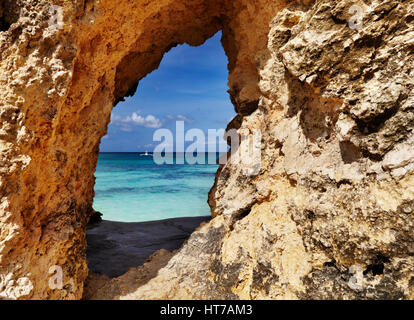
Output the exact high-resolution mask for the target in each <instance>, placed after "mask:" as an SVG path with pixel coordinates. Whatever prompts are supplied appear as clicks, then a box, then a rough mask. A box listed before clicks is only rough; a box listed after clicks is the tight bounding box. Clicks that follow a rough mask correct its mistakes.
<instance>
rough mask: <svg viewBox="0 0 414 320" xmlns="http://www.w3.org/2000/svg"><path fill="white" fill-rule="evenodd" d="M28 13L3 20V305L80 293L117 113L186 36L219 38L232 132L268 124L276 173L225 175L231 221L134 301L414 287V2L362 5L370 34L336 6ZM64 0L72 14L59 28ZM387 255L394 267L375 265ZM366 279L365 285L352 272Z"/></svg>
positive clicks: (125, 6) (408, 293)
mask: <svg viewBox="0 0 414 320" xmlns="http://www.w3.org/2000/svg"><path fill="white" fill-rule="evenodd" d="M2 3H8V1H3V2H2ZM15 5H16V6H17V7H18V8H19V15H18V19H16V20H13V19H11V18H10V17H7V19H2V20H0V21H2V27H1V28H2V31H0V54H1V61H0V70H1V74H0V88H1V89H0V90H1V91H0V119H1V123H0V173H1V176H0V199H1V202H0V223H1V231H0V297H1V298H12V299H14V298H18V299H19V298H20V299H30V298H32V299H79V298H81V297H82V291H83V285H84V281H85V279H86V276H87V272H88V270H87V266H86V260H85V232H84V230H85V225H86V223H87V220H88V217H89V215H90V211H91V204H92V200H93V186H94V177H93V173H94V171H95V167H96V161H97V155H98V147H99V142H100V138H101V137H102V136H103V135H104V134H105V133H106V128H107V125H108V122H109V119H110V113H111V110H112V108H113V106H114V105H115V104H116V102H117V101H119V100H121V99H122V98H123V97H125V96H127V95H130V94H132V93H133V92H134V91H135V90H136V86H137V83H138V81H139V80H140V79H141V78H142V77H144V76H145V75H146V74H147V73H149V72H151V71H152V70H154V69H156V68H157V66H158V64H159V62H160V60H161V59H162V55H163V54H164V53H165V52H166V51H168V50H169V49H170V48H171V47H172V46H174V45H177V44H180V43H184V42H186V43H189V44H191V45H200V44H201V43H203V42H204V41H205V40H206V39H208V38H209V37H211V36H212V35H213V34H214V33H215V32H216V31H218V30H222V31H223V40H222V43H223V46H224V49H225V51H226V54H227V55H228V58H229V93H230V96H231V99H232V102H233V104H234V106H235V109H236V111H237V113H238V117H237V118H236V119H235V120H233V121H232V123H231V124H230V125H229V128H232V127H236V128H241V127H242V128H247V129H249V130H253V129H261V130H262V132H263V150H262V153H263V159H262V167H261V171H260V173H259V175H258V176H255V177H245V176H243V174H242V173H241V171H240V168H238V167H237V166H231V165H228V166H224V167H221V169H220V170H219V172H218V174H217V177H216V183H215V186H214V188H213V190H212V191H211V193H210V199H209V200H210V201H209V202H210V205H211V207H212V211H213V215H214V216H216V218H215V219H213V220H212V222H211V223H209V224H208V225H204V226H202V227H201V228H200V229H199V230H198V231H197V232H195V233H194V234H193V235H192V237H191V238H190V239H189V241H188V243H187V244H186V245H185V246H184V247H183V248H182V249H181V251H180V252H179V254H178V255H177V256H175V257H174V258H173V259H171V261H170V262H169V263H168V265H167V266H166V267H165V268H163V269H162V270H160V273H159V275H158V276H157V277H156V278H155V279H153V280H151V281H150V282H148V283H147V284H145V286H143V287H142V288H139V290H136V291H134V292H123V293H122V294H119V295H121V296H123V297H129V298H254V299H259V298H274V299H277V298H279V299H281V298H344V297H345V298H357V297H360V298H413V297H414V288H413V280H412V279H413V278H414V277H413V274H414V271H413V270H414V261H413V255H412V252H413V251H412V250H413V238H414V237H413V230H414V227H413V226H414V222H413V212H414V204H413V203H414V202H413V195H414V191H413V186H414V182H413V181H414V178H413V177H414V175H413V174H412V172H413V169H412V167H410V165H411V164H412V162H413V161H412V160H413V157H411V156H410V155H412V152H411V151H410V150H412V149H410V148H412V138H411V131H412V128H413V121H412V119H413V113H412V101H413V97H412V92H413V80H412V79H413V78H414V77H413V76H412V69H410V66H412V65H413V58H412V55H410V52H411V50H412V41H411V42H410V40H412V39H410V34H412V32H413V31H412V24H410V22H412V15H410V12H412V10H413V8H412V4H410V3H408V2H404V1H383V2H382V3H381V4H378V3H377V2H374V1H365V2H364V3H362V2H361V6H365V8H366V9H369V10H367V11H366V12H368V13H367V16H366V17H365V20H364V21H366V25H364V29H363V30H362V31H355V30H352V29H350V28H348V27H347V21H348V20H349V19H350V16H349V12H348V9H349V8H348V7H349V3H347V2H346V1H339V0H338V1H337V0H318V1H288V0H255V1H250V0H235V1H219V0H186V1H181V0H157V1H150V0H139V1H127V0H118V1H113V0H100V1H97V0H71V1H60V0H53V1H52V0H16V1H15ZM51 6H58V7H55V9H57V10H58V14H59V15H61V16H58V17H57V21H58V22H62V23H52V24H51V23H50V21H51V15H53V14H56V13H52V12H51V11H50V8H51ZM3 9H4V7H3ZM390 12H391V13H392V14H389V13H390ZM0 15H2V18H3V17H6V16H5V13H4V10H2V11H1V10H0ZM55 18H56V17H55ZM396 21H406V23H396ZM4 22H6V23H4ZM6 29H7V30H6ZM410 32H411V33H410ZM350 39H353V40H352V41H351V40H350ZM394 47H398V49H399V50H398V52H399V57H398V59H399V60H395V59H397V58H396V57H397V56H396V55H395V53H394V52H393V48H394ZM384 57H385V58H384ZM400 62H403V63H400ZM390 70H392V72H390ZM370 88H377V89H376V90H374V92H370ZM400 160H401V161H400ZM384 257H385V258H384ZM379 264H380V265H381V268H376V269H381V270H383V275H378V274H375V275H374V274H372V275H371V274H370V272H369V270H372V269H373V267H372V266H377V265H379ZM356 266H359V267H360V269H361V270H362V271H363V270H365V272H363V273H361V274H360V273H358V272H357V271H355V270H359V269H358V268H357V267H356ZM51 267H52V269H50V268H51ZM58 267H60V268H61V271H62V272H61V276H62V277H61V278H62V279H61V282H59V281H58V282H57V283H56V285H57V286H58V287H59V288H57V289H56V288H55V287H54V288H51V286H50V278H51V276H57V275H58V273H57V272H58V271H56V270H59V269H58ZM353 274H354V276H355V277H356V278H355V279H363V281H362V280H361V281H362V282H361V283H362V284H361V286H362V287H361V288H360V287H355V286H354V285H353V284H354V282H352V281H353V280H350V281H351V282H347V281H345V280H344V279H347V278H350V277H351V276H352V275H353ZM361 277H362V278H361ZM378 277H379V278H378ZM355 279H354V280H355ZM358 281H359V280H358ZM321 283H324V284H326V283H328V284H329V285H326V286H323V289H321V288H322V287H321ZM358 285H359V283H358ZM160 288H162V289H160ZM384 288H387V289H386V290H385V289H384Z"/></svg>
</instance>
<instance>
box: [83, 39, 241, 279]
mask: <svg viewBox="0 0 414 320" xmlns="http://www.w3.org/2000/svg"><path fill="white" fill-rule="evenodd" d="M220 37H221V32H219V33H217V34H216V35H215V36H214V37H212V38H211V39H209V40H207V41H206V42H205V44H204V45H202V46H200V47H190V46H188V45H182V46H178V47H176V48H173V49H171V50H170V51H169V52H168V53H167V54H165V56H164V58H163V60H162V62H161V65H160V67H159V68H158V70H156V71H154V72H152V73H151V74H150V75H148V76H147V77H146V78H144V79H143V80H141V81H140V83H139V85H138V90H137V91H136V93H135V95H134V96H132V97H129V98H126V99H125V101H124V102H121V103H119V104H118V105H117V106H116V108H114V110H113V112H112V117H111V124H110V125H109V128H108V134H107V135H106V136H105V137H104V138H103V139H102V141H101V146H100V152H101V153H100V154H99V158H98V166H97V169H96V173H95V176H96V184H95V199H94V210H96V212H97V213H96V214H95V215H93V216H92V220H91V223H90V224H89V226H88V230H87V243H88V247H87V258H88V264H89V269H90V270H91V271H92V272H95V273H100V274H105V275H108V276H109V277H117V276H120V275H122V274H124V273H125V272H127V271H128V270H129V269H130V268H131V267H138V266H140V265H142V264H143V263H144V262H145V261H146V259H147V258H148V257H149V256H150V255H152V254H153V253H154V252H156V251H158V250H160V249H166V250H168V251H173V250H176V249H178V248H180V247H181V245H182V244H183V243H184V241H185V240H186V239H188V237H189V236H190V235H191V233H192V232H193V231H194V230H195V229H196V228H197V227H198V226H199V225H200V224H201V223H202V222H204V221H207V220H209V219H210V215H211V212H210V208H209V206H208V204H207V200H208V192H209V190H210V188H211V187H212V186H213V184H214V179H215V173H216V171H217V169H218V165H217V164H216V161H217V159H218V157H219V156H220V153H219V151H220V150H223V149H224V150H227V143H226V142H225V141H224V140H222V139H220V138H219V137H218V136H220V131H217V132H218V135H217V138H216V139H214V141H215V142H216V145H211V142H212V140H211V139H208V130H209V129H213V130H219V129H223V131H221V132H224V129H225V128H226V125H227V124H228V123H229V122H230V120H231V119H232V118H234V116H235V113H234V108H233V105H232V104H231V102H230V99H229V97H228V94H227V78H228V72H227V57H226V56H225V53H224V49H223V48H222V46H221V43H220ZM182 126H184V130H182V129H180V128H182ZM160 130H162V131H160ZM167 132H170V133H171V136H172V137H173V140H172V141H167V137H168V135H163V136H162V139H159V140H160V141H158V140H157V139H154V137H155V136H156V135H157V134H164V133H167ZM183 133H184V140H188V141H182V138H183V137H182V136H181V135H182V134H183ZM185 136H187V138H188V139H185ZM191 136H192V137H191ZM202 136H204V138H205V140H203V139H202V138H203V137H202ZM219 143H220V144H219ZM171 144H172V145H171ZM190 145H193V147H194V148H195V149H193V150H192V149H191V148H189V147H190ZM154 151H161V152H160V153H158V155H157V156H156V155H155V154H154ZM183 151H186V152H189V154H190V155H191V154H192V155H194V154H195V153H196V155H197V160H198V161H197V163H196V164H193V163H192V162H191V161H189V160H191V158H187V154H184V153H183ZM159 157H165V159H166V160H167V161H168V163H167V164H157V162H158V161H159V160H160V159H159ZM202 159H204V160H202ZM171 160H172V161H173V163H170V162H171ZM100 213H102V217H101V216H100ZM101 218H102V219H103V220H102V221H100V220H101Z"/></svg>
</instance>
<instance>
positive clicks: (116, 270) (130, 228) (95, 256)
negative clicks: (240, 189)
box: [86, 217, 211, 278]
mask: <svg viewBox="0 0 414 320" xmlns="http://www.w3.org/2000/svg"><path fill="white" fill-rule="evenodd" d="M210 219H211V218H210V217H189V218H176V219H167V220H160V221H150V222H136V223H134V222H132V223H127V222H115V221H106V220H104V221H102V222H100V223H96V224H93V225H90V226H88V230H87V232H86V238H87V243H88V247H87V252H86V254H87V258H88V266H89V270H91V271H92V272H94V273H98V274H104V275H107V276H108V277H111V278H112V277H118V276H120V275H122V274H124V273H125V272H127V271H128V270H129V269H130V268H132V267H138V266H140V265H142V264H143V263H144V262H145V260H146V259H147V258H148V257H149V256H150V255H152V254H153V253H154V252H156V251H158V250H160V249H166V250H168V251H173V250H176V249H178V248H180V247H181V245H182V244H183V243H184V241H185V240H186V239H187V238H188V237H189V236H190V235H191V233H192V232H193V231H194V230H195V229H196V228H197V227H198V226H199V225H200V224H201V223H202V222H204V221H208V220H210Z"/></svg>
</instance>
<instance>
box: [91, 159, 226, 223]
mask: <svg viewBox="0 0 414 320" xmlns="http://www.w3.org/2000/svg"><path fill="white" fill-rule="evenodd" d="M171 156H172V155H171ZM177 157H183V155H182V154H178V155H177V154H174V155H173V158H174V164H164V165H158V164H156V163H155V162H154V160H153V157H152V155H149V156H145V155H144V153H101V154H99V158H98V166H97V169H96V173H95V176H96V184H95V199H94V205H93V207H94V209H95V210H97V211H99V212H101V213H102V214H103V219H104V220H111V221H122V222H143V221H153V220H162V219H169V218H178V217H196V216H208V215H210V208H209V206H208V204H207V198H208V192H209V190H210V188H211V187H212V186H213V184H214V177H215V173H216V171H217V169H218V165H209V164H205V165H199V164H197V165H189V164H187V163H186V164H184V165H181V164H175V163H176V161H175V160H176V159H177ZM217 157H218V155H217ZM206 158H207V155H206ZM206 163H207V161H206Z"/></svg>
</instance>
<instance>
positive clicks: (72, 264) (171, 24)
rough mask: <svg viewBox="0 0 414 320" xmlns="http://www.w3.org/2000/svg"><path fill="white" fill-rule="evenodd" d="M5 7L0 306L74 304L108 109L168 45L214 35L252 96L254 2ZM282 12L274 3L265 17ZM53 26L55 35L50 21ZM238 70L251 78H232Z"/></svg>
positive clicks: (258, 42) (260, 42)
mask: <svg viewBox="0 0 414 320" xmlns="http://www.w3.org/2000/svg"><path fill="white" fill-rule="evenodd" d="M15 5H16V6H18V7H19V9H20V18H19V19H18V21H17V22H16V23H14V24H11V25H10V26H9V28H8V30H5V31H3V32H2V33H1V34H0V37H1V38H0V39H1V53H2V61H1V69H2V79H1V86H2V97H1V103H2V113H1V116H2V137H1V139H2V145H1V146H2V169H1V170H2V177H1V187H0V188H1V195H2V196H1V198H2V205H1V206H2V207H1V219H2V233H1V237H0V239H1V246H0V256H1V270H0V271H1V272H0V273H1V274H2V275H5V277H4V279H2V286H0V287H1V288H2V289H1V290H0V291H1V292H2V296H3V297H8V296H9V295H10V296H13V295H14V296H16V297H20V296H21V297H25V298H41V299H43V298H57V299H60V298H80V297H81V295H82V287H83V282H84V280H85V278H86V275H87V267H86V262H85V254H84V250H85V240H84V228H85V223H86V222H87V220H88V215H89V212H90V210H91V203H92V200H93V195H94V193H93V186H94V176H93V173H94V170H95V166H96V161H97V154H98V147H99V142H100V138H101V137H102V136H103V135H105V133H106V128H107V125H108V122H109V119H110V112H111V110H112V108H113V106H114V105H115V104H116V103H117V101H119V100H121V99H122V98H124V97H125V96H128V95H131V94H133V92H134V91H135V90H136V87H137V83H138V82H139V80H140V79H141V78H143V77H144V76H145V75H147V74H148V73H150V72H151V71H153V70H154V69H156V68H157V67H158V65H159V63H160V61H161V59H162V56H163V54H164V53H165V52H167V51H168V50H169V49H170V48H171V47H173V46H175V45H177V44H182V43H188V44H190V45H200V44H202V43H203V42H204V41H205V40H207V39H208V38H209V37H211V36H212V35H213V34H215V33H216V32H217V31H218V30H223V33H224V36H223V38H224V39H223V44H224V46H225V49H226V52H227V54H228V55H229V57H230V68H231V70H232V71H233V72H234V73H235V74H237V73H243V77H242V79H241V80H242V81H243V82H244V83H246V82H248V81H250V80H251V79H254V82H253V84H252V86H253V87H257V82H256V81H255V80H256V78H257V71H256V69H255V67H254V64H255V62H254V59H255V51H256V50H254V49H253V48H248V46H250V44H252V43H254V44H255V46H262V47H265V46H266V37H265V35H266V33H267V30H266V29H268V28H269V27H268V23H267V24H266V23H265V22H263V21H258V19H257V17H254V12H255V11H257V10H260V9H261V8H260V6H261V5H263V4H261V3H259V2H258V3H257V4H254V5H253V4H250V3H249V4H248V8H247V7H246V4H244V3H243V2H242V1H241V2H238V3H231V2H226V1H204V0H190V1H185V2H183V1H176V0H161V1H146V0H143V1H126V0H125V1H111V0H107V1H65V2H63V1H61V2H59V1H55V2H52V1H16V3H15ZM52 5H54V6H58V7H56V8H55V9H56V10H60V11H53V10H51V6H52ZM281 5H282V4H279V3H278V2H276V3H275V4H272V6H271V7H270V8H269V10H273V12H275V11H276V9H278V8H279V7H280V6H281ZM5 9H7V8H5ZM249 10H250V11H249ZM3 14H5V12H3ZM53 14H60V15H61V16H60V17H53ZM268 16H269V17H271V16H272V14H271V13H269V14H268ZM58 19H61V26H60V25H56V24H51V22H56V23H59V21H58ZM243 19H250V20H251V21H250V22H249V24H258V25H260V28H263V32H262V34H261V37H262V38H261V39H260V38H259V39H255V37H254V38H252V39H249V38H248V35H247V31H248V30H247V29H244V30H243V29H241V28H240V22H241V20H243ZM53 20H56V21H53ZM260 20H261V19H260ZM246 27H247V28H248V26H246ZM238 63H242V64H243V65H247V66H248V67H249V68H250V69H247V70H244V69H243V70H241V68H240V67H239V69H238V67H237V64H238ZM233 77H234V78H238V77H239V76H238V75H234V76H233ZM233 82H234V86H233V87H234V88H233V92H239V91H240V88H242V86H243V85H244V83H241V84H240V83H237V81H233ZM256 91H257V89H256ZM256 94H257V92H256ZM233 98H234V99H235V100H237V99H239V97H238V94H234V97H233ZM248 98H249V97H243V98H242V99H243V103H246V101H247V100H248ZM254 99H257V97H254ZM55 265H57V266H61V267H62V269H63V282H62V283H63V284H64V285H65V284H66V287H65V286H64V288H63V290H51V289H50V288H49V284H48V281H49V278H50V275H49V268H50V267H52V266H55ZM52 274H53V273H52ZM6 278H7V279H6ZM26 278H27V279H30V281H31V283H32V285H33V288H32V289H31V288H30V285H29V284H27V282H26V281H23V280H20V281H22V283H24V285H22V286H21V288H19V287H16V285H15V283H16V281H19V279H26ZM13 280H14V281H15V282H13ZM13 283H14V284H13ZM19 290H20V291H21V292H23V293H24V294H20V293H19ZM7 292H9V293H7ZM10 292H11V293H10ZM13 292H14V293H13ZM26 293H27V294H26Z"/></svg>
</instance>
